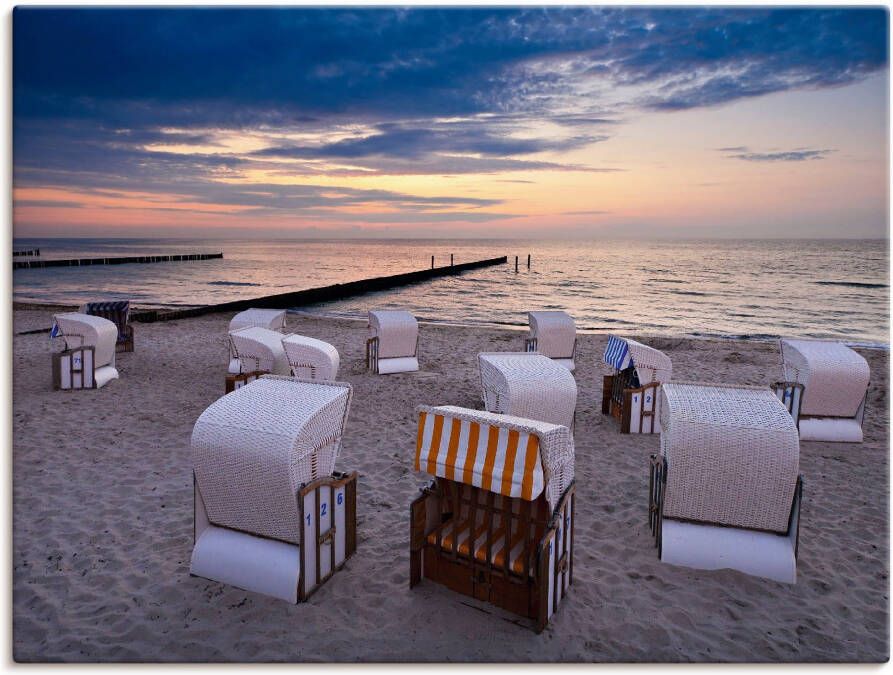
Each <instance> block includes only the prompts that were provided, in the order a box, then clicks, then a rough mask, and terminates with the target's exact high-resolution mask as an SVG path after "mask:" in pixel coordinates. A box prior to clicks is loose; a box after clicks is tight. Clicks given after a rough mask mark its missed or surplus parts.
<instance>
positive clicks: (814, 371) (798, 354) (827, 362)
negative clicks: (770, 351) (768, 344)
mask: <svg viewBox="0 0 893 675" xmlns="http://www.w3.org/2000/svg"><path fill="white" fill-rule="evenodd" d="M780 348H781V357H782V361H783V365H784V376H785V379H786V380H788V381H789V382H799V383H800V384H802V385H803V399H802V401H801V404H800V414H801V415H812V416H820V417H854V416H855V415H856V413H857V412H858V410H859V406H861V405H862V400H863V399H864V398H865V392H866V391H867V390H868V381H869V377H870V372H869V368H868V362H867V361H866V360H865V359H864V358H863V357H862V356H860V355H859V354H858V353H856V352H855V351H853V350H852V349H850V348H849V347H847V346H846V345H844V344H841V343H839V342H831V341H824V340H781V341H780Z"/></svg>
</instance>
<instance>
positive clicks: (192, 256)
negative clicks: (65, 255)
mask: <svg viewBox="0 0 893 675" xmlns="http://www.w3.org/2000/svg"><path fill="white" fill-rule="evenodd" d="M222 257H223V254H222V253H175V254H172V255H131V256H121V257H115V258H71V259H67V260H15V261H13V263H12V268H13V269H14V270H19V269H30V268H42V267H82V266H86V265H126V264H128V263H162V262H185V261H187V260H215V259H219V258H222Z"/></svg>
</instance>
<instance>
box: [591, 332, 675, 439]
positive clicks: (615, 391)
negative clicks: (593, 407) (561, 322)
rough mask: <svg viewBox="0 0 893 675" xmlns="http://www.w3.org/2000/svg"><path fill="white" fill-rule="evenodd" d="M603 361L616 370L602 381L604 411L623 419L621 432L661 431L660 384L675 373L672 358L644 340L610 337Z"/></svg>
mask: <svg viewBox="0 0 893 675" xmlns="http://www.w3.org/2000/svg"><path fill="white" fill-rule="evenodd" d="M604 362H605V363H606V364H607V365H608V366H610V368H611V369H612V370H613V372H612V374H610V375H605V376H604V380H603V383H602V414H604V415H611V416H612V417H615V418H616V419H618V420H619V421H620V433H623V434H629V433H634V434H657V433H660V402H661V398H660V385H661V383H662V382H669V380H670V378H671V377H672V375H673V363H672V362H671V361H670V357H669V356H667V355H666V354H664V353H663V352H661V351H658V350H657V349H654V348H653V347H649V346H647V345H643V344H642V343H641V342H636V341H635V340H630V339H629V338H621V337H617V336H615V335H609V336H608V344H607V345H606V347H605V354H604Z"/></svg>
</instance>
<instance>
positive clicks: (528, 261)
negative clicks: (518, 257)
mask: <svg viewBox="0 0 893 675" xmlns="http://www.w3.org/2000/svg"><path fill="white" fill-rule="evenodd" d="M527 269H530V254H529V253H528V254H527Z"/></svg>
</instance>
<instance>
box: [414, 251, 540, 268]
mask: <svg viewBox="0 0 893 675" xmlns="http://www.w3.org/2000/svg"><path fill="white" fill-rule="evenodd" d="M452 266H453V254H452V253H450V267H452ZM431 269H432V270H433V269H434V256H433V255H432V256H431ZM527 269H530V254H529V253H528V254H527ZM517 272H518V256H515V273H517Z"/></svg>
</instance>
